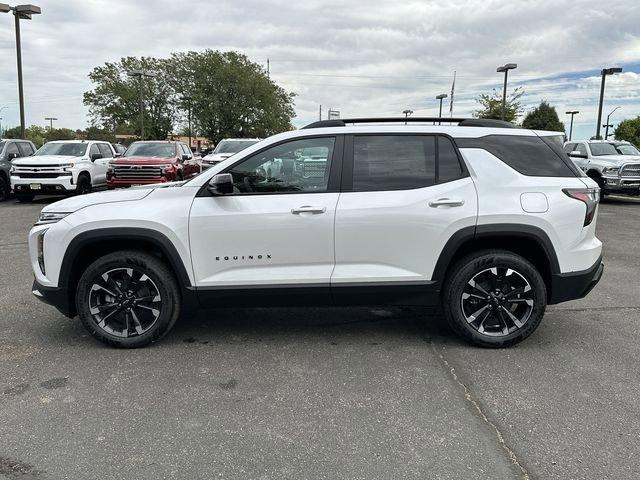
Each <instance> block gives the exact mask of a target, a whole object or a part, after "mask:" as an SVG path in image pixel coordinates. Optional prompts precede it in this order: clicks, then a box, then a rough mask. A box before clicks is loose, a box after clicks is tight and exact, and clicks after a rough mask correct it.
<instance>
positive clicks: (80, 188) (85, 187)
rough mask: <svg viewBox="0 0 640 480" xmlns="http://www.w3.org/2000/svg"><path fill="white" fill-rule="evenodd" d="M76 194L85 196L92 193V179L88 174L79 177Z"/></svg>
mask: <svg viewBox="0 0 640 480" xmlns="http://www.w3.org/2000/svg"><path fill="white" fill-rule="evenodd" d="M76 193H77V194H78V195H85V194H87V193H91V178H89V175H87V174H86V173H82V174H80V176H79V177H78V185H77V186H76Z"/></svg>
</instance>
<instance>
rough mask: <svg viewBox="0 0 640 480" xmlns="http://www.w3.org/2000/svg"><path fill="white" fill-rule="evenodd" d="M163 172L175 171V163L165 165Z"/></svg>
mask: <svg viewBox="0 0 640 480" xmlns="http://www.w3.org/2000/svg"><path fill="white" fill-rule="evenodd" d="M162 172H163V173H171V172H173V165H171V164H169V165H163V167H162Z"/></svg>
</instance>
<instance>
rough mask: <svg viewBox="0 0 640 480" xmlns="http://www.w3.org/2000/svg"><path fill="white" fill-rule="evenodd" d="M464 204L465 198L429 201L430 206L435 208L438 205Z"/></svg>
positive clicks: (455, 205) (456, 205) (452, 205)
mask: <svg viewBox="0 0 640 480" xmlns="http://www.w3.org/2000/svg"><path fill="white" fill-rule="evenodd" d="M462 205H464V200H455V199H452V198H439V199H437V200H433V201H431V202H429V206H430V207H433V208H438V207H461V206H462Z"/></svg>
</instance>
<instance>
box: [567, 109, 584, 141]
mask: <svg viewBox="0 0 640 480" xmlns="http://www.w3.org/2000/svg"><path fill="white" fill-rule="evenodd" d="M564 113H566V114H567V115H571V123H570V126H569V140H571V134H572V133H573V116H574V115H577V114H578V113H580V112H579V111H578V110H572V111H570V112H564Z"/></svg>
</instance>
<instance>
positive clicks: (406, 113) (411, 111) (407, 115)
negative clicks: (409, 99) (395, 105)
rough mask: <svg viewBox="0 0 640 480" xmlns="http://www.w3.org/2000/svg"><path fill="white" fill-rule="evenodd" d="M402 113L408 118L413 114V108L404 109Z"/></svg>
mask: <svg viewBox="0 0 640 480" xmlns="http://www.w3.org/2000/svg"><path fill="white" fill-rule="evenodd" d="M402 113H404V118H408V117H409V115H411V114H412V113H413V110H409V109H408V108H407V109H406V110H403V111H402ZM404 124H405V125H406V124H407V122H404Z"/></svg>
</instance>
